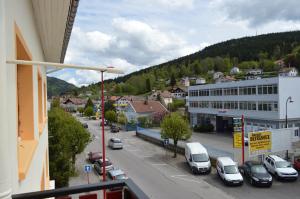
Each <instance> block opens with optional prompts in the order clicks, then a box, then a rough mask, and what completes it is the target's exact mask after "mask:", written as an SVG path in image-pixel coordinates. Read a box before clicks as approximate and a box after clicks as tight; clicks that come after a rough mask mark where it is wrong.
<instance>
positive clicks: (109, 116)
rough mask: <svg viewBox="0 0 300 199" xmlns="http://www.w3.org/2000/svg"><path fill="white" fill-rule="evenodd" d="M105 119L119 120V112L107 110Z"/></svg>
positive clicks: (110, 121) (110, 120)
mask: <svg viewBox="0 0 300 199" xmlns="http://www.w3.org/2000/svg"><path fill="white" fill-rule="evenodd" d="M105 119H106V120H107V121H108V122H109V123H112V122H116V121H117V114H116V112H115V111H106V112H105Z"/></svg>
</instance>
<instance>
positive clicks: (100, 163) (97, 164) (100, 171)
mask: <svg viewBox="0 0 300 199" xmlns="http://www.w3.org/2000/svg"><path fill="white" fill-rule="evenodd" d="M94 169H95V170H96V172H97V173H98V174H99V175H102V174H103V161H102V159H100V160H97V161H95V163H94ZM113 169H114V166H113V165H112V163H111V162H110V161H109V160H108V159H105V170H106V171H109V170H113Z"/></svg>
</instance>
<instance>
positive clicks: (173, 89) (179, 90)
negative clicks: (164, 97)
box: [169, 87, 186, 93]
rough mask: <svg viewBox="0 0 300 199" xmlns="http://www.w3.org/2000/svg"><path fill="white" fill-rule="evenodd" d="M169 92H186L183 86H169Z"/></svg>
mask: <svg viewBox="0 0 300 199" xmlns="http://www.w3.org/2000/svg"><path fill="white" fill-rule="evenodd" d="M169 92H170V93H183V92H186V89H185V88H179V87H176V88H171V89H170V90H169Z"/></svg>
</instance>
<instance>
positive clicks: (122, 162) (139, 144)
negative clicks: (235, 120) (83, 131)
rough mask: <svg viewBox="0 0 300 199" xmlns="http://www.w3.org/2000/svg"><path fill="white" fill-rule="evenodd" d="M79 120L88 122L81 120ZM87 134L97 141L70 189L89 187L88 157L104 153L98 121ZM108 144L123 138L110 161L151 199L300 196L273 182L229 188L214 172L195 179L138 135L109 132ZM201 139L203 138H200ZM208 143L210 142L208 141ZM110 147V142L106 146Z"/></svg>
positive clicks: (94, 178) (93, 178) (81, 158)
mask: <svg viewBox="0 0 300 199" xmlns="http://www.w3.org/2000/svg"><path fill="white" fill-rule="evenodd" d="M80 120H86V119H83V118H80ZM84 122H86V123H88V125H89V128H88V130H89V131H90V133H91V134H92V135H94V138H95V139H94V140H93V141H92V142H91V143H90V144H89V145H88V146H87V147H86V149H85V151H84V152H83V153H82V154H80V155H78V156H77V161H76V168H77V171H78V176H77V177H73V178H72V179H71V180H70V186H71V185H79V184H86V183H87V176H86V174H85V173H84V171H83V168H84V165H85V164H87V162H86V160H85V159H86V154H87V153H88V152H89V151H94V152H95V151H102V150H101V146H102V145H101V137H100V133H101V129H100V126H99V122H100V121H99V120H86V121H84ZM105 136H106V140H108V139H109V138H110V137H118V138H121V139H122V141H123V144H124V149H122V150H111V149H109V148H106V149H107V157H108V158H109V159H110V160H111V161H112V163H113V164H114V166H115V167H118V168H120V169H122V170H123V171H125V173H126V174H127V176H128V177H129V178H131V179H132V180H133V181H134V182H135V183H136V184H137V185H138V186H139V187H140V188H141V189H142V190H143V191H144V192H145V193H146V194H147V195H148V196H149V197H150V198H156V199H162V198H163V199H168V198H170V199H171V198H172V199H174V198H178V199H181V198H191V199H193V198H210V199H213V198H218V199H219V198H249V199H250V198H272V199H276V198H278V199H279V198H298V197H299V194H300V190H299V185H300V180H299V179H298V181H297V182H278V181H276V180H274V182H273V186H272V187H271V188H256V187H252V186H251V185H249V183H248V182H245V183H244V185H243V186H241V187H227V186H225V185H224V184H223V183H222V182H221V181H220V179H219V178H218V176H217V174H216V171H215V169H213V170H212V173H211V174H209V175H193V174H191V172H190V169H189V167H188V166H187V164H186V162H185V158H184V157H183V156H182V155H178V157H177V158H176V159H174V158H172V155H173V154H172V153H171V152H167V151H165V150H164V149H163V148H161V147H159V146H156V145H153V144H151V143H148V142H146V141H144V140H142V139H139V138H137V137H136V136H135V132H123V131H122V132H119V133H116V134H113V133H110V131H109V129H107V130H106V134H105ZM199 136H200V135H199ZM207 139H209V138H207ZM106 143H107V142H106ZM89 178H90V182H91V183H95V182H99V180H100V177H99V176H98V175H97V174H96V173H95V172H92V173H91V174H90V176H89Z"/></svg>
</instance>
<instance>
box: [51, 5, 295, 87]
mask: <svg viewBox="0 0 300 199" xmlns="http://www.w3.org/2000/svg"><path fill="white" fill-rule="evenodd" d="M299 7H300V1H299V0H251V1H249V0H80V3H79V8H78V10H77V15H76V18H75V23H74V26H73V31H72V34H71V39H70V42H69V46H68V49H67V53H66V57H65V63H72V64H80V65H86V66H104V67H106V66H114V67H115V68H118V69H122V70H123V71H124V72H125V74H128V73H131V72H134V71H137V70H140V69H143V68H147V67H149V66H153V65H156V64H160V63H163V62H166V61H168V60H172V59H174V58H178V57H181V56H184V55H188V54H191V53H194V52H196V51H199V50H201V49H203V48H204V47H206V46H209V45H211V44H215V43H218V42H221V41H225V40H229V39H233V38H240V37H244V36H253V35H257V34H264V33H270V32H282V31H292V30H299V29H300V12H299ZM50 76H54V77H57V78H60V79H63V80H66V81H67V82H69V83H72V84H75V85H76V86H79V87H80V86H84V85H88V84H91V83H95V82H99V81H100V74H99V73H98V72H96V71H88V70H72V69H64V70H60V71H58V72H55V73H52V74H50ZM114 77H118V76H117V75H113V74H105V75H104V78H105V79H109V78H114Z"/></svg>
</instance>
